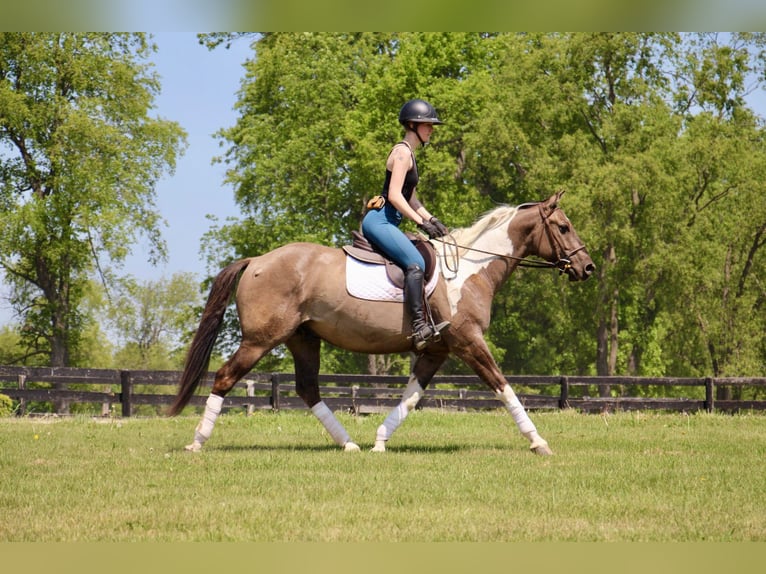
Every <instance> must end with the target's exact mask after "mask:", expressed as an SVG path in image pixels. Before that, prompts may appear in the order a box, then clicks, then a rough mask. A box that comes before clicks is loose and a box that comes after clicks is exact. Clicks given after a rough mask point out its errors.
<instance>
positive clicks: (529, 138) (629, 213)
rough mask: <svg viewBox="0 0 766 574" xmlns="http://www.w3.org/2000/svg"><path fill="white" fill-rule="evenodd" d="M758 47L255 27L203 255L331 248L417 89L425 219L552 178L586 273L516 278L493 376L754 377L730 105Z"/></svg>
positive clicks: (585, 36) (738, 118)
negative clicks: (235, 209) (570, 279)
mask: <svg viewBox="0 0 766 574" xmlns="http://www.w3.org/2000/svg"><path fill="white" fill-rule="evenodd" d="M230 39H232V37H231V36H222V37H218V36H215V35H213V36H211V37H210V38H208V40H209V41H210V42H211V45H213V44H215V43H216V42H221V41H226V40H230ZM765 46H766V35H764V34H763V33H736V34H728V35H722V34H721V35H718V34H710V33H704V34H675V33H658V34H655V33H603V34H600V33H597V34H593V33H572V34H558V33H529V34H518V33H503V34H474V33H369V34H326V33H322V34H319V33H317V34H288V33H285V34H267V35H265V36H262V37H260V38H259V39H256V41H255V43H254V48H255V49H256V52H257V57H255V58H254V59H253V60H252V61H251V62H249V63H248V74H247V77H246V80H245V85H244V88H243V90H242V92H241V98H240V102H239V110H240V114H241V115H240V118H239V121H238V122H237V125H236V126H235V127H233V128H231V129H229V130H224V131H222V132H221V133H220V134H219V136H220V137H221V138H222V140H223V141H224V142H226V143H228V144H229V145H230V147H229V149H228V151H227V152H226V155H225V158H224V160H225V161H226V162H227V164H228V167H229V172H228V180H229V182H230V183H232V184H233V185H234V186H235V188H236V190H237V199H238V201H239V203H240V205H241V206H242V207H243V213H244V218H243V219H242V220H241V221H230V222H227V224H226V225H222V226H220V227H215V228H213V229H212V230H211V232H210V233H209V234H208V237H207V242H208V243H207V249H208V253H210V254H211V258H210V261H211V267H212V268H213V269H217V268H218V267H220V265H221V264H222V263H223V262H225V261H226V260H229V259H233V258H236V257H241V256H245V255H252V254H254V253H259V252H262V251H264V250H267V249H271V248H273V247H275V246H277V245H279V244H282V243H285V242H288V241H295V240H302V239H308V240H317V241H321V242H325V243H328V244H334V245H337V244H340V243H343V242H345V241H346V240H347V237H348V234H349V233H350V231H351V230H352V229H354V228H356V227H357V226H358V223H359V219H360V216H361V213H362V205H363V204H364V202H365V201H366V199H367V198H368V197H369V196H371V195H373V194H375V193H377V192H378V190H379V188H380V185H381V184H382V179H383V167H382V164H383V158H384V157H385V154H386V153H387V152H388V149H389V147H390V145H391V144H392V143H393V142H394V141H396V139H397V138H398V137H399V133H400V128H399V126H398V125H397V123H396V114H397V111H398V109H399V106H400V105H401V103H402V102H403V101H405V100H406V99H408V98H411V97H423V98H425V99H428V100H429V101H431V102H432V103H434V104H435V106H436V108H437V110H438V111H439V114H440V117H442V118H443V119H444V120H445V122H446V123H445V125H443V126H439V127H438V129H437V130H436V132H435V134H434V137H433V141H432V145H430V146H429V147H428V148H427V149H426V150H424V151H420V152H419V158H418V160H419V166H420V168H421V175H422V179H421V185H420V186H419V190H418V193H419V196H420V197H421V198H422V199H423V200H424V202H425V204H426V205H427V206H428V207H429V209H430V210H431V211H433V212H434V213H436V214H437V215H438V216H440V217H441V218H442V219H443V220H445V222H446V223H447V224H448V225H450V226H453V227H456V226H464V225H468V224H470V223H472V221H473V220H474V219H475V218H476V217H477V216H478V215H479V214H480V213H481V212H483V211H485V210H486V209H488V208H489V207H491V205H492V202H508V203H521V202H525V201H530V200H535V199H540V198H544V197H547V196H548V195H549V194H550V193H551V192H552V191H554V190H556V189H560V188H564V189H567V190H568V191H569V192H568V193H567V195H566V196H565V198H564V202H563V204H564V208H565V210H566V211H567V213H568V214H569V215H570V217H571V218H572V220H573V222H574V226H575V227H576V229H577V230H578V232H579V234H580V236H581V238H582V239H583V240H584V241H585V242H586V244H587V246H588V248H589V251H590V253H591V256H592V257H593V259H594V261H595V263H596V266H597V275H596V277H595V278H594V280H591V281H590V282H588V283H586V284H583V285H576V286H573V285H569V284H567V282H566V281H563V280H562V281H558V280H556V279H555V278H553V279H552V278H551V276H549V275H547V274H545V273H543V272H537V271H532V272H527V271H523V272H521V271H520V272H518V273H517V275H516V276H515V277H513V278H512V279H511V281H510V282H509V284H508V285H507V286H506V288H505V289H503V291H502V292H501V293H500V294H498V296H497V297H496V299H495V302H494V306H493V321H492V325H491V327H490V331H489V333H488V338H489V341H490V345H491V346H492V348H493V349H494V350H495V355H496V356H497V357H498V360H500V361H501V364H502V367H503V370H505V371H506V372H511V373H536V372H540V373H555V372H568V373H578V374H618V373H627V374H637V375H642V374H643V375H656V374H664V375H675V376H685V375H687V376H690V375H699V374H703V373H704V374H713V375H722V374H728V375H757V374H760V373H761V372H762V365H763V363H764V358H765V356H764V348H766V336H765V335H764V333H766V329H764V327H766V325H764V317H766V315H765V314H764V313H763V306H764V301H766V297H765V296H764V290H763V285H764V282H766V269H764V258H763V246H764V244H765V243H766V241H765V240H766V230H765V229H766V228H765V227H764V226H765V225H766V212H764V209H765V208H766V202H764V201H763V199H762V198H763V196H764V188H763V183H762V182H763V181H766V178H764V176H765V175H766V174H765V173H764V169H765V168H764V166H765V165H766V161H764V159H766V158H764V153H765V152H766V147H765V146H764V134H763V120H762V118H758V117H757V116H756V115H755V114H754V113H753V112H752V111H751V110H750V109H749V108H748V107H747V104H746V99H745V96H746V94H747V92H748V90H752V89H759V88H760V89H762V88H763V83H762V78H763V77H764V70H766V58H764V55H763V54H764V50H763V48H764V47H765ZM328 360H330V361H331V362H332V364H338V365H348V366H352V365H353V363H352V362H349V361H347V360H346V359H337V360H334V362H333V359H330V358H329V357H328ZM446 369H448V370H451V369H456V370H459V369H460V367H459V366H455V365H452V364H449V365H447V366H446Z"/></svg>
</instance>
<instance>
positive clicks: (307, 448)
mask: <svg viewBox="0 0 766 574" xmlns="http://www.w3.org/2000/svg"><path fill="white" fill-rule="evenodd" d="M359 446H360V447H361V449H362V450H361V452H363V453H365V452H366V453H370V454H375V455H378V456H385V455H386V454H399V453H404V454H424V453H425V454H432V453H438V454H450V453H455V452H470V451H474V450H491V451H508V450H509V449H508V447H507V446H498V445H482V446H477V445H459V444H445V445H418V444H414V445H400V446H395V447H389V448H388V449H387V450H386V452H383V453H372V452H371V448H372V446H371V445H370V446H363V445H359ZM213 451H217V452H244V451H253V452H256V451H265V452H280V451H283V452H290V451H303V452H342V449H341V448H340V447H338V446H335V445H300V444H280V445H274V444H270V445H258V444H254V445H216V446H205V447H204V449H203V452H213ZM348 454H349V455H350V456H353V453H348Z"/></svg>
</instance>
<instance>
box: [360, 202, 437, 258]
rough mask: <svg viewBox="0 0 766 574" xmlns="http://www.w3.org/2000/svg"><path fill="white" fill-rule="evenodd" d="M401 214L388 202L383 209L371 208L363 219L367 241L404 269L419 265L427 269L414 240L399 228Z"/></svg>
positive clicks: (363, 231) (363, 230)
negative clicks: (413, 242)
mask: <svg viewBox="0 0 766 574" xmlns="http://www.w3.org/2000/svg"><path fill="white" fill-rule="evenodd" d="M400 221H401V215H400V214H399V212H397V211H396V209H395V208H393V206H391V205H390V204H388V203H386V205H385V206H384V207H383V208H382V209H378V210H375V209H371V210H370V211H368V212H367V215H365V216H364V219H362V233H363V234H364V236H365V237H366V238H367V241H369V242H370V243H372V244H373V245H374V246H375V247H377V248H378V249H380V250H381V251H383V252H384V253H385V254H386V255H388V256H389V257H390V258H391V260H392V261H393V262H394V263H396V264H397V265H398V266H399V267H401V268H402V269H403V270H405V271H406V270H407V267H409V266H410V265H417V266H418V267H420V269H422V270H425V268H426V263H425V260H424V259H423V256H422V255H421V254H420V252H419V251H418V250H417V248H416V247H415V246H414V245H413V244H412V241H410V240H409V238H408V237H407V236H406V235H405V234H404V232H403V231H402V230H401V229H399V222H400Z"/></svg>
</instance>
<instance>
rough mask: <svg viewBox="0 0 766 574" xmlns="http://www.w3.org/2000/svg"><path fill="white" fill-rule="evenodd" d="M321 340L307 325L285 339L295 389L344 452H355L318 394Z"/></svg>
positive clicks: (338, 423) (342, 428)
mask: <svg viewBox="0 0 766 574" xmlns="http://www.w3.org/2000/svg"><path fill="white" fill-rule="evenodd" d="M321 344H322V341H321V339H319V337H317V336H316V335H315V334H314V333H312V332H311V331H310V330H308V329H307V328H301V329H298V331H297V332H296V333H295V334H294V335H293V336H292V337H290V339H288V341H287V348H288V349H290V352H291V353H292V355H293V360H294V361H295V390H296V392H297V393H298V396H299V397H301V398H302V399H303V401H304V402H305V403H306V405H307V406H308V407H309V408H310V409H311V412H312V413H313V414H314V416H315V417H316V418H318V419H319V422H321V423H322V425H323V426H324V428H325V430H327V432H328V434H329V435H330V436H331V437H332V439H333V440H334V441H335V443H336V444H337V445H338V446H340V447H342V448H343V450H345V451H346V452H355V451H358V450H359V446H358V445H357V444H356V443H354V442H353V441H352V440H351V437H350V436H349V434H348V432H346V429H345V428H344V427H343V425H342V424H341V423H340V421H339V420H338V419H337V418H335V415H334V414H333V412H332V411H331V410H330V407H328V406H327V404H326V403H325V402H324V401H323V400H322V398H321V397H320V395H319V351H320V347H321Z"/></svg>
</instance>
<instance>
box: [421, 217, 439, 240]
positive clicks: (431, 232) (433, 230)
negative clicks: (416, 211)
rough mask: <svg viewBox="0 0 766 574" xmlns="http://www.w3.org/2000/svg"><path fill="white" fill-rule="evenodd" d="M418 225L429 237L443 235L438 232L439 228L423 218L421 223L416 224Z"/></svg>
mask: <svg viewBox="0 0 766 574" xmlns="http://www.w3.org/2000/svg"><path fill="white" fill-rule="evenodd" d="M432 220H433V218H432ZM418 227H419V228H420V229H422V230H423V231H425V232H426V233H427V234H428V238H429V239H433V238H434V237H441V236H442V235H444V234H443V233H440V232H439V228H438V227H436V226H435V225H434V224H433V223H431V221H426V220H425V219H424V220H423V223H419V224H418Z"/></svg>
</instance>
